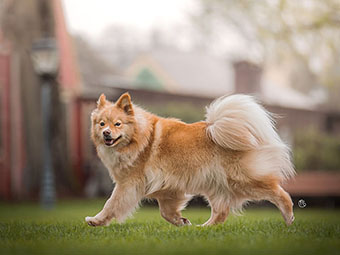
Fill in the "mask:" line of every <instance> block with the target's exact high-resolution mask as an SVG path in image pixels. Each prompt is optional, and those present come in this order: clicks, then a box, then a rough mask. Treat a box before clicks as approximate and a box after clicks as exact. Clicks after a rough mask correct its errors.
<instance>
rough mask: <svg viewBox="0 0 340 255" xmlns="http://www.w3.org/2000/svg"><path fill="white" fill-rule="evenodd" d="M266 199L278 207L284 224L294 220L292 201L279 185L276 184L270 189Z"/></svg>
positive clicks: (289, 223)
mask: <svg viewBox="0 0 340 255" xmlns="http://www.w3.org/2000/svg"><path fill="white" fill-rule="evenodd" d="M268 200H269V201H270V202H272V203H273V204H274V205H276V207H277V208H279V210H280V211H281V214H282V216H283V218H284V220H285V222H286V224H287V225H288V226H289V225H291V224H292V223H293V221H294V213H293V202H292V199H291V198H290V196H289V194H288V193H287V192H286V191H285V190H284V189H283V188H282V187H281V186H280V185H277V186H276V187H275V188H273V189H272V190H271V192H270V194H269V197H268Z"/></svg>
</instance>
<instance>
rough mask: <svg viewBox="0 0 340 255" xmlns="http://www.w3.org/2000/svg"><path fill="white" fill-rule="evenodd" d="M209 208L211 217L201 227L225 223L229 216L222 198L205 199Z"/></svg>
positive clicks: (225, 201)
mask: <svg viewBox="0 0 340 255" xmlns="http://www.w3.org/2000/svg"><path fill="white" fill-rule="evenodd" d="M207 198H208V202H209V204H210V207H211V216H210V218H209V220H208V221H207V222H205V223H204V224H203V225H202V226H210V225H216V224H219V223H223V222H225V220H226V219H227V217H228V214H229V206H228V204H227V200H226V199H225V198H224V197H222V198H220V197H214V196H210V197H207Z"/></svg>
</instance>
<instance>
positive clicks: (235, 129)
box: [206, 94, 295, 179]
mask: <svg viewBox="0 0 340 255" xmlns="http://www.w3.org/2000/svg"><path fill="white" fill-rule="evenodd" d="M206 122H207V124H208V127H207V135H208V136H209V137H210V138H211V139H212V140H213V141H214V142H215V143H216V144H218V145H220V146H222V147H224V148H228V149H232V150H237V151H250V152H255V153H256V154H257V156H258V157H260V158H263V159H268V157H269V158H270V157H274V159H273V160H271V162H272V164H273V167H274V168H275V169H276V170H274V169H269V168H270V167H269V166H268V171H269V172H270V171H275V172H276V173H279V174H280V175H281V176H282V177H283V178H284V179H287V178H289V177H291V176H293V175H294V174H295V171H294V168H293V166H292V164H291V161H290V150H289V148H288V146H286V145H285V144H284V143H283V142H282V141H281V139H280V137H279V135H278V134H277V133H276V131H275V127H274V120H273V118H272V116H271V114H270V113H269V112H268V111H266V110H265V109H264V108H263V107H262V106H261V105H260V104H258V103H257V102H256V101H255V99H254V98H253V97H251V96H248V95H242V94H237V95H231V96H223V97H220V98H218V99H216V100H215V101H214V102H212V103H211V105H210V106H209V107H207V111H206ZM266 168H267V167H266ZM263 170H264V171H265V172H267V171H266V170H265V169H262V171H263Z"/></svg>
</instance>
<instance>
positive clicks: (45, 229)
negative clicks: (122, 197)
mask: <svg viewBox="0 0 340 255" xmlns="http://www.w3.org/2000/svg"><path fill="white" fill-rule="evenodd" d="M103 203H104V201H103V200H100V201H98V200H96V201H64V202H60V203H59V204H58V206H57V208H56V209H55V210H52V211H44V210H42V209H40V208H39V206H38V205H34V204H3V203H2V204H0V254H82V255H84V254H96V255H100V254H176V255H177V254H209V255H210V254H212V255H213V254H294V255H296V254H339V253H340V252H339V251H340V241H339V240H340V219H339V218H340V217H339V211H331V210H311V209H308V208H305V209H299V208H297V209H296V210H295V216H296V221H295V222H294V224H293V225H292V226H290V227H286V226H285V224H284V222H283V220H282V218H281V216H280V213H279V212H278V210H274V209H271V208H269V209H248V210H246V211H245V214H244V216H239V217H236V216H230V217H229V218H228V220H227V222H226V223H225V224H223V225H219V226H213V227H206V228H202V227H196V226H188V227H181V228H178V227H175V226H172V225H170V224H169V223H167V222H166V221H164V220H163V219H162V218H161V217H160V216H159V212H158V209H156V208H151V207H147V208H142V209H140V210H139V211H138V212H137V213H135V215H134V218H132V219H129V220H128V221H127V222H126V223H124V224H117V223H114V222H113V223H112V224H111V225H110V226H109V227H97V228H93V227H89V226H87V225H86V223H85V222H84V218H85V216H88V215H89V216H92V215H95V214H96V213H97V212H98V211H99V210H100V209H101V207H102V206H103ZM209 214H210V212H209V209H205V208H204V209H198V208H190V209H188V210H187V211H185V212H184V215H185V216H186V217H188V218H189V219H190V220H191V222H192V223H193V224H201V223H203V222H204V221H205V220H206V219H207V218H208V217H209Z"/></svg>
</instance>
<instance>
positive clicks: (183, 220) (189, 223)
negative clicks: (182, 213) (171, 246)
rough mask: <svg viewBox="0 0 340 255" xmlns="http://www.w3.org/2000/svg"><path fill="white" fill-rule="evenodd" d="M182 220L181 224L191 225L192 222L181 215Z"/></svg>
mask: <svg viewBox="0 0 340 255" xmlns="http://www.w3.org/2000/svg"><path fill="white" fill-rule="evenodd" d="M180 222H181V224H180V226H191V222H190V220H188V219H187V218H183V217H181V218H180Z"/></svg>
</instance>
